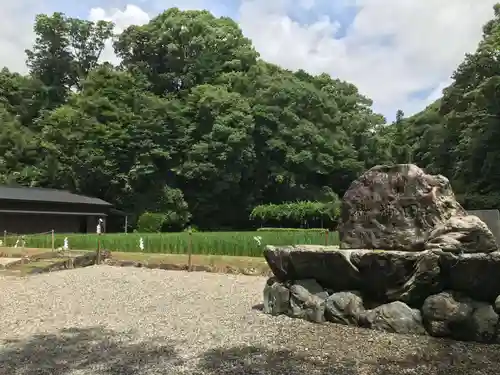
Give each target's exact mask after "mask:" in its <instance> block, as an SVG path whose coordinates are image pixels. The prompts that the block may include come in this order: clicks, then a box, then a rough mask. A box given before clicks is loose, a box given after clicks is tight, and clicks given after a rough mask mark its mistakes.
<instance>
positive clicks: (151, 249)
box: [4, 230, 338, 257]
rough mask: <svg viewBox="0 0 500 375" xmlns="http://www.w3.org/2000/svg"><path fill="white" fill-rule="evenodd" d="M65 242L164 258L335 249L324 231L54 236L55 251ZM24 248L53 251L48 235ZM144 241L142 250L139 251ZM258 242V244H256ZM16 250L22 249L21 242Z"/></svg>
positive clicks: (332, 236) (9, 242)
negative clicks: (278, 248) (272, 248)
mask: <svg viewBox="0 0 500 375" xmlns="http://www.w3.org/2000/svg"><path fill="white" fill-rule="evenodd" d="M65 237H67V238H68V245H69V248H70V249H74V250H94V249H96V248H97V243H98V239H100V243H101V248H102V249H106V250H110V251H122V252H144V253H163V254H188V253H189V246H190V244H191V247H192V250H191V251H192V254H203V255H234V256H252V257H259V256H262V251H263V250H264V248H265V246H266V245H298V244H309V245H325V244H327V245H337V244H338V235H337V233H336V232H328V234H327V232H326V231H323V232H321V231H283V230H280V231H258V232H257V231H256V232H194V233H192V234H189V233H188V232H181V233H128V234H125V233H119V234H116V233H112V234H102V235H101V236H98V235H97V234H56V235H55V236H54V238H55V241H54V242H55V246H54V247H55V248H59V247H62V246H63V244H64V238H65ZM24 238H25V244H24V247H27V248H47V249H51V248H52V236H51V234H46V235H45V234H44V235H26V236H25V237H24ZM141 238H142V239H143V244H144V249H141V247H140V239H141ZM18 239H19V236H12V235H9V236H7V237H5V238H4V242H5V244H4V246H5V245H6V246H14V244H15V243H16V241H17V240H18ZM259 242H260V244H259ZM18 246H21V244H20V242H19V243H18Z"/></svg>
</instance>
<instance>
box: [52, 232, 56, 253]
mask: <svg viewBox="0 0 500 375" xmlns="http://www.w3.org/2000/svg"><path fill="white" fill-rule="evenodd" d="M51 237H52V238H51V240H52V251H54V250H55V248H56V239H55V236H54V229H52V231H51Z"/></svg>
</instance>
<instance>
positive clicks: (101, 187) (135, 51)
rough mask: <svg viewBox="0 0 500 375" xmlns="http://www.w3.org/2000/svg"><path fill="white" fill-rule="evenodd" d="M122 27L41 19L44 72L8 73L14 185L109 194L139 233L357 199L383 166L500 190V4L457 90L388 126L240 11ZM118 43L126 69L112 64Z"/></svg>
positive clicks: (0, 157)
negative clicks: (267, 38) (269, 58)
mask: <svg viewBox="0 0 500 375" xmlns="http://www.w3.org/2000/svg"><path fill="white" fill-rule="evenodd" d="M113 27H114V25H113V24H112V23H110V22H106V21H99V22H90V21H85V20H79V19H74V18H69V17H67V16H65V15H64V14H62V13H54V14H53V15H39V16H37V18H36V20H35V25H34V31H35V34H36V36H37V37H36V40H35V42H34V45H33V46H32V48H31V49H30V50H28V51H26V53H27V65H28V68H29V73H28V74H27V75H21V74H18V73H15V72H11V71H9V70H8V69H6V68H4V69H3V70H1V71H0V121H1V129H0V149H1V152H0V183H9V184H22V185H27V186H39V187H52V188H61V189H68V190H71V191H74V192H78V193H81V194H87V195H92V196H96V197H99V198H102V199H104V200H107V201H109V202H111V203H113V204H114V205H115V206H116V207H117V208H118V209H121V210H124V211H126V212H129V213H131V214H132V219H133V220H131V223H132V224H133V223H134V220H136V219H137V218H138V217H139V216H140V215H141V214H143V213H148V214H151V215H153V214H156V213H158V214H162V215H164V216H162V217H165V218H167V219H168V223H169V224H168V225H169V226H170V227H179V226H182V225H184V224H185V223H186V222H187V221H188V220H191V223H192V224H193V225H196V226H197V227H200V228H204V229H241V228H248V227H249V226H250V225H254V224H252V220H251V218H250V214H251V212H252V210H253V209H254V208H255V207H257V206H259V205H280V204H284V203H287V202H306V201H307V202H327V201H328V197H337V196H340V197H341V196H342V195H343V194H344V192H345V190H346V189H347V188H348V186H349V184H350V183H351V181H352V180H353V179H355V178H356V177H357V176H358V175H359V174H360V173H361V172H362V171H363V170H365V169H366V168H369V167H371V166H373V165H376V164H383V163H401V162H402V163H406V162H414V163H416V164H418V165H419V166H421V167H424V168H427V169H429V170H430V171H432V172H436V173H441V174H443V175H445V176H447V177H449V178H450V179H451V180H452V183H453V185H454V187H455V189H456V190H457V191H458V192H459V193H460V194H465V195H467V196H468V197H469V198H468V199H469V200H470V196H475V195H478V196H483V195H489V194H490V195H491V194H493V193H494V192H496V191H500V163H497V161H499V160H500V144H499V143H498V142H497V141H496V139H498V137H499V136H500V134H499V133H500V126H499V125H500V124H499V116H500V103H499V99H497V98H498V95H497V93H500V91H499V90H500V64H499V63H498V58H499V56H500V7H499V6H496V7H495V9H494V18H493V19H492V20H491V21H490V22H488V23H487V24H486V25H485V27H484V35H483V40H482V41H481V43H480V44H479V46H478V49H477V51H476V52H475V53H474V54H470V55H467V56H466V58H465V60H464V62H463V63H462V64H461V65H460V66H459V67H458V68H457V70H456V72H455V73H454V75H453V77H452V78H453V82H452V84H451V86H450V87H448V88H447V89H446V90H445V91H444V94H443V97H442V98H441V99H440V100H439V101H437V102H436V103H434V104H432V105H431V106H429V107H428V108H426V109H425V110H424V111H422V112H421V113H418V114H416V115H414V116H411V117H409V118H405V117H404V113H403V112H402V111H398V113H397V116H396V121H395V122H394V124H388V125H387V124H385V119H384V118H383V116H381V115H380V114H377V113H374V112H373V111H372V109H371V105H372V102H371V100H370V99H369V98H367V97H365V96H363V95H362V94H361V93H360V92H359V91H358V89H357V88H356V87H355V86H354V85H352V84H350V83H348V82H344V81H342V80H339V79H337V78H334V77H331V76H329V75H327V74H320V75H312V74H309V73H307V72H305V71H303V70H299V71H290V70H286V69H283V68H281V67H279V66H276V65H273V64H270V63H268V62H266V61H264V60H262V59H261V58H260V57H259V54H258V53H257V52H256V51H255V49H254V47H253V45H252V43H251V41H250V40H249V39H247V38H245V37H244V36H243V34H242V32H241V30H240V28H239V26H238V25H237V24H236V23H235V22H234V21H233V20H231V19H229V18H225V17H222V18H216V17H214V16H213V15H212V14H210V13H209V12H207V11H181V10H179V9H177V8H172V9H168V10H166V11H165V12H163V13H161V14H159V15H158V16H157V17H156V18H154V19H152V20H151V21H150V22H149V23H148V24H146V25H143V26H131V27H129V28H127V29H126V30H125V31H124V32H123V33H121V34H120V35H117V36H114V35H113ZM111 39H113V40H114V43H113V45H114V50H115V53H116V55H117V56H118V57H119V58H120V60H121V61H120V63H119V64H118V65H116V66H114V65H112V64H110V63H102V62H101V61H100V56H101V53H102V51H103V49H104V46H105V45H106V43H107V42H108V41H109V40H111ZM497 171H498V172H499V173H496V172H497ZM488 202H491V199H490V200H489V201H488ZM318 204H319V203H318ZM498 204H499V205H500V202H498ZM269 207H274V206H269Z"/></svg>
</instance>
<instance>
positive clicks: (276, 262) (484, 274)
mask: <svg viewBox="0 0 500 375" xmlns="http://www.w3.org/2000/svg"><path fill="white" fill-rule="evenodd" d="M264 255H265V257H266V260H267V262H268V264H269V266H270V268H271V270H272V272H273V273H274V275H275V277H273V278H271V279H269V281H268V283H267V285H266V286H265V288H264V312H266V313H268V314H273V315H277V314H285V315H288V316H290V317H296V318H301V319H305V320H309V321H312V322H316V323H323V322H332V323H338V324H347V325H355V326H360V327H367V328H372V329H377V330H383V331H388V332H395V333H412V334H430V335H433V336H437V337H443V336H445V337H451V338H454V339H458V340H472V341H480V342H492V341H498V325H499V316H498V313H499V312H500V297H499V296H500V278H499V277H498V275H500V252H493V253H488V254H476V253H471V254H454V253H450V252H445V251H431V250H427V251H422V252H405V251H373V250H338V249H334V248H331V247H321V246H307V245H304V246H288V247H274V246H268V247H267V248H266V250H265V252H264Z"/></svg>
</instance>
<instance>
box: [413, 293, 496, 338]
mask: <svg viewBox="0 0 500 375" xmlns="http://www.w3.org/2000/svg"><path fill="white" fill-rule="evenodd" d="M422 315H423V319H424V322H425V325H426V327H427V330H428V331H429V333H430V334H431V335H433V336H438V337H445V336H446V337H452V338H455V339H458V340H465V341H479V342H490V341H493V340H494V339H495V338H496V337H497V329H498V321H499V318H498V314H497V313H496V312H495V310H494V308H493V306H492V305H490V304H487V303H484V302H478V301H474V300H472V299H471V298H469V297H466V296H464V295H462V294H460V293H457V292H450V291H446V292H442V293H439V294H437V295H433V296H430V297H429V298H427V299H426V300H425V302H424V305H423V306H422Z"/></svg>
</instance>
